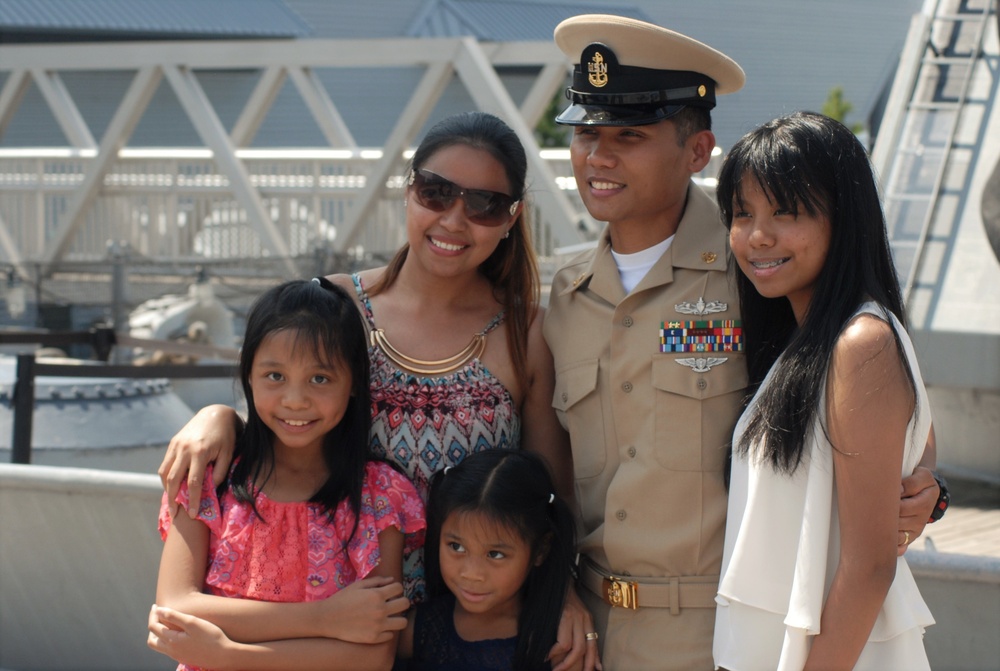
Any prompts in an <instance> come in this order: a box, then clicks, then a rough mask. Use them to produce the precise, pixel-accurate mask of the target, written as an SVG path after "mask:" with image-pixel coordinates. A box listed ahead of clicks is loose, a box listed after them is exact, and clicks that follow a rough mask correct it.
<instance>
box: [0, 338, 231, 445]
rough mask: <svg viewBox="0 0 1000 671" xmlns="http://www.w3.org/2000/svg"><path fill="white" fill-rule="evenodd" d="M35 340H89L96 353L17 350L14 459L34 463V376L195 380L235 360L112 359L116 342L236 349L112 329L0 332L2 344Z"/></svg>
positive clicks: (227, 368) (225, 370) (210, 351)
mask: <svg viewBox="0 0 1000 671" xmlns="http://www.w3.org/2000/svg"><path fill="white" fill-rule="evenodd" d="M12 344H35V345H43V346H46V347H61V346H65V345H72V344H86V345H90V346H91V347H92V349H93V351H94V355H95V356H96V357H97V359H95V360H94V361H93V362H92V363H88V362H79V363H77V362H74V363H71V364H67V363H48V362H45V361H38V360H36V358H35V354H34V353H29V354H18V355H17V366H16V374H15V380H14V386H13V391H12V409H13V413H14V417H13V431H12V436H11V463H14V464H30V463H31V433H32V428H33V416H34V409H35V380H36V378H39V377H46V376H60V377H81V378H84V377H86V378H95V377H97V378H130V379H153V378H168V379H181V378H183V379H196V378H216V377H226V378H232V377H233V376H234V375H235V371H236V366H235V364H160V365H134V364H117V365H116V364H108V363H106V362H107V360H108V357H109V355H110V353H111V349H112V347H114V346H116V345H119V346H121V345H127V346H139V347H146V348H159V349H162V350H164V351H172V352H177V353H186V354H206V355H211V356H215V357H219V356H222V357H226V358H235V357H236V350H232V349H227V348H220V347H212V346H209V345H195V344H181V343H175V342H171V341H160V340H147V339H144V338H133V337H127V336H117V335H116V334H115V332H114V331H113V330H112V329H110V328H95V329H91V330H89V331H75V332H64V333H0V345H12Z"/></svg>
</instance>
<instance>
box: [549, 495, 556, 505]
mask: <svg viewBox="0 0 1000 671" xmlns="http://www.w3.org/2000/svg"><path fill="white" fill-rule="evenodd" d="M555 502H556V495H555V494H549V503H555Z"/></svg>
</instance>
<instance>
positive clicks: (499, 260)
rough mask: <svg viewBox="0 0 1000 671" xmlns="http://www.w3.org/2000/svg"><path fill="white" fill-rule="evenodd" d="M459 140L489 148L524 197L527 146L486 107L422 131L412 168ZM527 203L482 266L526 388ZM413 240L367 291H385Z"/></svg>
mask: <svg viewBox="0 0 1000 671" xmlns="http://www.w3.org/2000/svg"><path fill="white" fill-rule="evenodd" d="M456 145H464V146H469V147H472V148H474V149H482V150H484V151H486V152H489V154H490V155H491V156H493V158H495V159H496V160H497V162H499V163H500V165H502V166H503V169H504V172H505V173H506V175H507V181H508V182H509V183H510V189H511V193H510V195H511V196H512V197H513V198H516V199H518V200H522V201H523V200H524V197H525V189H526V184H525V180H526V177H527V172H528V159H527V156H526V154H525V153H524V146H523V145H522V144H521V140H520V139H519V138H518V137H517V133H515V132H514V131H513V130H512V129H511V128H510V126H508V125H507V124H506V123H504V122H503V121H501V120H500V119H499V118H497V117H495V116H493V115H492V114H487V113H486V112H463V113H461V114H455V115H452V116H449V117H447V118H445V119H444V120H442V121H439V122H438V123H437V124H435V125H434V126H433V127H432V128H431V129H430V130H429V131H427V135H425V136H424V139H423V141H422V142H421V143H420V146H419V147H417V150H416V152H414V154H413V160H412V161H411V165H410V169H411V170H419V169H420V168H422V167H423V166H424V164H425V163H427V161H428V160H429V159H430V158H431V157H432V156H434V155H435V154H436V153H437V152H439V151H441V150H442V149H447V148H448V147H454V146H456ZM529 209H530V208H529V207H527V205H524V206H522V207H521V213H520V214H518V216H517V219H516V220H515V221H514V225H513V226H512V227H511V229H510V236H509V237H508V238H506V239H504V240H501V241H500V244H499V245H497V248H496V249H495V250H494V251H493V253H492V254H490V256H489V257H488V258H487V259H486V260H485V261H483V263H482V264H481V265H480V266H479V272H480V273H482V274H483V276H484V277H486V278H487V279H488V280H489V281H490V283H491V284H492V286H493V293H494V296H495V297H496V300H497V302H498V303H500V304H501V305H502V306H503V308H504V312H505V314H506V320H507V323H508V328H507V347H508V349H509V350H510V355H511V359H512V360H513V362H514V370H515V371H517V378H518V384H520V385H521V388H522V389H527V387H528V378H527V372H526V371H527V370H528V366H527V358H528V327H529V326H531V320H532V319H533V318H534V316H535V312H536V311H537V309H538V304H539V295H540V288H539V279H538V263H537V261H536V260H535V251H534V247H533V246H532V243H531V228H530V227H529V225H528V210H529ZM408 251H409V245H403V247H402V249H400V250H399V251H398V252H397V253H396V255H395V256H394V257H393V258H392V260H391V261H390V262H389V264H388V266H387V267H386V269H385V273H384V274H383V275H382V277H380V278H379V279H378V281H376V282H375V283H374V284H373V285H372V286H371V288H370V289H369V290H368V293H369V295H372V296H374V295H375V294H378V293H379V292H382V291H385V290H386V289H388V288H389V287H390V286H392V283H393V282H395V281H396V277H398V276H399V271H400V269H401V268H402V267H403V262H404V261H405V260H406V255H407V253H408Z"/></svg>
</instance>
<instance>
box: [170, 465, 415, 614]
mask: <svg viewBox="0 0 1000 671" xmlns="http://www.w3.org/2000/svg"><path fill="white" fill-rule="evenodd" d="M210 468H211V467H210ZM205 483H206V484H205V486H204V488H203V489H202V499H201V505H200V506H199V510H198V519H200V520H201V521H202V522H204V523H205V524H206V525H207V526H208V528H209V530H210V534H211V535H210V539H209V566H208V572H207V574H206V577H205V587H206V588H207V592H208V593H210V594H215V595H217V596H227V597H236V598H246V599H256V600H259V601H282V602H301V601H316V600H319V599H325V598H327V597H329V596H331V595H333V594H335V593H336V592H338V591H340V590H341V589H343V588H344V587H346V586H347V585H350V584H351V583H352V582H354V581H356V580H360V579H361V578H364V577H365V576H367V575H368V574H369V573H370V572H371V571H372V569H374V568H375V567H376V566H378V563H379V545H378V535H379V533H380V532H381V531H383V530H385V529H387V528H389V527H396V528H397V529H399V530H400V531H402V532H403V533H404V534H406V547H407V549H408V550H409V551H411V552H412V551H413V549H415V548H417V547H420V546H422V544H423V530H424V527H425V524H426V523H425V520H424V505H423V502H422V500H421V498H420V496H419V495H418V494H417V491H416V489H415V488H414V486H413V485H412V484H411V483H410V481H409V480H407V478H406V476H405V475H403V474H401V473H398V472H397V471H395V470H394V469H393V468H392V467H391V466H389V465H388V464H386V463H382V462H369V464H368V465H367V467H366V479H365V484H364V486H363V488H362V493H361V513H360V515H359V523H358V529H357V532H356V533H355V534H354V536H353V538H352V537H351V531H352V529H353V527H354V514H353V512H351V510H350V506H349V505H348V503H347V501H341V503H340V505H339V506H338V507H337V510H336V513H335V514H334V516H333V519H332V520H331V519H330V517H329V516H328V515H327V514H326V512H324V510H323V508H322V507H321V506H319V505H318V504H315V503H309V502H292V503H284V502H278V501H272V500H271V499H269V498H268V497H267V496H265V495H264V494H258V495H257V499H256V505H257V510H258V511H259V512H260V516H259V517H258V516H257V515H255V514H254V511H253V508H252V507H251V506H250V505H248V504H245V503H239V502H238V501H237V500H236V498H235V497H234V496H233V494H232V492H231V491H229V490H226V491H225V493H224V494H223V495H222V498H221V499H220V498H219V497H218V496H217V494H216V491H215V489H214V488H213V486H212V475H211V470H209V471H208V472H207V473H206V477H205ZM176 501H177V503H179V504H181V506H182V507H184V509H185V510H186V509H187V507H188V505H189V501H190V497H189V492H188V489H187V485H186V484H185V485H183V486H182V488H181V491H180V493H179V494H178V496H177V499H176ZM169 508H170V505H169V502H168V501H167V499H166V495H164V497H163V504H162V506H161V508H160V517H159V528H160V535H161V537H163V538H166V536H167V532H168V531H169V529H170V512H169ZM348 538H350V541H349V542H348Z"/></svg>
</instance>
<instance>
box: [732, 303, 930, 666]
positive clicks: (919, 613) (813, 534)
mask: <svg viewBox="0 0 1000 671" xmlns="http://www.w3.org/2000/svg"><path fill="white" fill-rule="evenodd" d="M861 313H868V314H872V315H875V316H876V317H878V318H880V319H883V320H884V319H886V315H888V316H889V317H891V319H892V324H893V326H894V327H895V329H896V332H897V333H898V334H899V338H900V342H901V343H902V346H903V351H904V354H905V356H906V361H907V362H908V363H909V366H910V371H911V373H912V375H913V379H914V382H915V385H916V404H915V407H914V413H913V416H912V417H911V418H910V422H909V425H908V427H907V434H906V436H907V440H906V446H905V451H904V455H903V469H902V474H903V475H908V474H910V473H912V472H913V469H914V467H915V466H916V465H917V463H918V462H919V461H920V457H921V455H922V454H923V450H924V446H925V444H926V440H927V436H928V433H929V431H930V425H931V413H930V406H929V404H928V400H927V392H926V390H925V389H924V386H923V380H922V379H921V377H920V370H919V368H918V367H917V359H916V355H915V354H914V351H913V345H912V343H911V341H910V338H909V336H908V335H907V334H906V332H905V331H904V330H903V327H902V325H901V324H900V323H899V321H898V320H897V319H896V318H895V316H894V315H892V314H891V313H889V312H888V311H887V310H882V309H881V308H880V307H879V306H877V305H876V304H875V303H865V304H864V305H862V306H861V307H860V308H859V309H858V312H857V314H861ZM773 370H774V369H773V368H772V370H771V372H770V373H768V376H767V377H766V378H765V380H764V383H763V385H762V387H761V388H762V389H763V388H764V387H766V386H767V385H768V384H769V383H770V381H771V373H773ZM823 388H824V390H825V388H826V384H825V381H824V385H823ZM756 400H757V399H756V397H755V398H754V399H753V400H752V401H751V403H750V407H749V408H748V409H747V411H746V412H744V414H743V416H742V417H741V418H740V421H739V422H738V423H737V425H736V431H735V435H734V437H733V444H734V445H736V444H738V442H739V440H740V438H741V436H742V434H743V432H744V430H745V428H746V422H747V418H748V417H749V414H748V413H749V412H750V410H751V409H752V408H753V406H754V405H755V403H756ZM818 408H819V411H818V412H819V417H818V419H819V421H817V422H814V427H813V429H812V434H811V435H810V436H808V437H807V440H808V444H807V445H806V449H805V451H804V454H803V459H802V462H801V463H800V464H799V467H798V468H797V469H796V470H795V472H794V473H793V474H792V475H791V476H789V475H787V474H783V473H776V472H775V471H774V470H773V469H772V468H771V466H770V464H769V463H760V462H755V461H754V460H753V459H752V458H751V459H750V460H748V459H747V456H746V455H744V456H743V457H739V456H734V457H733V469H732V483H731V485H730V492H729V511H728V517H727V523H726V540H725V550H724V554H723V558H722V578H721V581H720V584H719V594H718V597H716V602H717V604H718V606H717V608H716V621H715V642H714V655H715V663H716V666H717V667H722V668H724V669H728V670H729V671H756V670H758V669H759V670H762V671H763V670H767V671H773V670H774V669H778V670H780V671H784V670H789V671H790V670H794V671H800V670H801V669H802V667H803V666H804V664H805V660H806V657H807V656H808V654H809V645H810V639H809V637H810V636H814V635H816V634H818V633H819V631H820V617H821V615H822V613H823V605H824V603H825V602H826V596H827V594H828V592H829V589H830V584H831V582H832V581H833V576H834V573H835V572H836V569H837V565H838V563H839V552H840V532H839V522H838V515H837V490H836V487H835V485H834V479H833V447H832V446H831V445H830V442H829V441H828V440H827V438H826V436H825V434H824V432H823V428H822V427H823V426H824V425H826V411H825V408H826V393H825V391H824V393H823V395H822V397H821V398H820V401H819V406H818ZM751 452H753V450H751ZM931 624H934V619H933V617H931V613H930V611H929V610H928V608H927V605H926V604H925V603H924V601H923V599H922V598H921V596H920V592H919V591H918V590H917V585H916V582H915V581H914V579H913V575H912V574H911V573H910V569H909V566H908V565H907V563H906V560H905V559H904V558H903V557H899V558H898V559H897V566H896V577H895V580H894V581H893V583H892V585H891V587H890V588H889V592H888V594H887V595H886V599H885V602H884V603H883V605H882V610H881V611H880V612H879V615H878V619H877V620H876V622H875V626H874V628H873V629H872V632H871V634H870V636H869V639H868V643H867V644H866V646H865V648H864V651H863V652H862V654H861V657H860V659H859V660H858V663H857V665H856V666H855V669H871V670H872V671H891V670H892V669H900V670H903V669H905V670H906V671H916V670H919V669H929V668H930V667H929V665H928V662H927V656H926V653H925V652H924V646H923V631H924V628H925V627H927V626H929V625H931Z"/></svg>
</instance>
